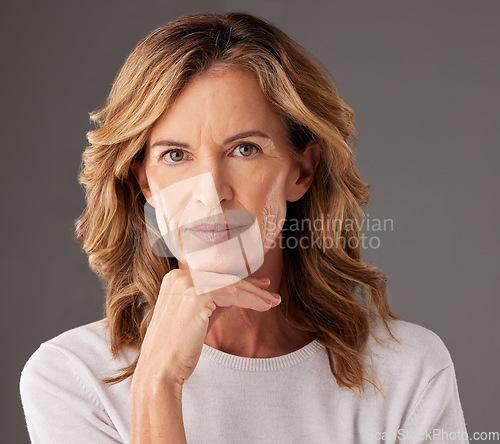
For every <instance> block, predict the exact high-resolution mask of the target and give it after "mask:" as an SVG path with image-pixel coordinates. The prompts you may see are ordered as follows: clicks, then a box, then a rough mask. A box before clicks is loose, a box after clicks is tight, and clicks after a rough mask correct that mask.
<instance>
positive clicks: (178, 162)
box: [160, 143, 262, 165]
mask: <svg viewBox="0 0 500 444" xmlns="http://www.w3.org/2000/svg"><path fill="white" fill-rule="evenodd" d="M242 146H247V147H251V148H254V149H255V150H256V153H255V155H252V156H236V157H242V158H249V159H253V158H255V157H256V156H257V155H258V154H259V153H260V152H261V151H262V150H261V149H260V148H259V147H258V146H257V145H254V144H253V143H239V144H238V145H236V146H235V147H234V148H232V149H231V150H230V151H231V152H233V151H235V150H237V149H238V148H239V147H242ZM172 151H182V152H183V153H186V151H184V150H183V149H182V148H172V149H170V150H167V151H165V152H164V153H162V154H161V155H160V160H162V159H163V158H164V157H165V156H167V155H168V154H169V153H171V152H172ZM184 160H185V159H182V160H179V161H177V162H168V161H166V163H167V164H169V165H175V164H181V163H184Z"/></svg>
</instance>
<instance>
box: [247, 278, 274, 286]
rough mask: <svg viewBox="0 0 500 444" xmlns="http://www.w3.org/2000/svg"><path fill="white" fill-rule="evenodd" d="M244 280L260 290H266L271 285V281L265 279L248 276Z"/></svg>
mask: <svg viewBox="0 0 500 444" xmlns="http://www.w3.org/2000/svg"><path fill="white" fill-rule="evenodd" d="M244 280H246V281H248V282H251V283H252V284H254V285H256V286H257V287H260V288H267V287H269V285H270V284H271V280H270V279H269V278H267V277H254V276H248V277H246V278H245V279H244Z"/></svg>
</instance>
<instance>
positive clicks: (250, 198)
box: [242, 174, 286, 247]
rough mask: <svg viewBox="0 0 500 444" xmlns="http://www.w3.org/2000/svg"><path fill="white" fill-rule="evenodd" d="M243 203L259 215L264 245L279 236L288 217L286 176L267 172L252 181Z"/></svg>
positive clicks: (267, 244)
mask: <svg viewBox="0 0 500 444" xmlns="http://www.w3.org/2000/svg"><path fill="white" fill-rule="evenodd" d="M252 182H253V183H252V186H251V187H249V188H248V189H247V190H246V192H245V200H244V202H242V203H243V205H244V206H245V208H246V209H247V210H248V211H251V212H252V213H254V214H255V215H256V216H257V219H258V221H259V226H260V229H261V235H262V240H263V244H264V247H266V246H267V247H269V245H270V244H272V243H273V241H274V240H275V239H276V238H277V237H278V235H279V233H280V231H281V228H282V227H283V223H284V221H285V217H286V191H285V190H286V176H285V175H276V174H266V175H262V176H260V177H259V179H258V180H254V181H252Z"/></svg>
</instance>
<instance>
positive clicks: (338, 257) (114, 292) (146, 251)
mask: <svg viewBox="0 0 500 444" xmlns="http://www.w3.org/2000/svg"><path fill="white" fill-rule="evenodd" d="M215 66H222V67H231V66H235V67H239V68H244V69H248V70H249V71H250V72H252V73H254V75H255V76H256V77H257V79H258V81H259V83H260V85H261V87H262V90H263V92H264V94H265V96H266V97H267V98H268V99H269V100H270V102H271V103H272V104H273V105H274V106H275V108H276V110H277V111H278V113H279V114H280V116H281V117H282V119H283V123H284V125H285V127H286V128H287V130H288V134H289V138H290V149H291V154H292V155H293V156H295V155H297V154H300V153H301V152H303V151H304V149H305V147H306V145H307V143H308V142H309V141H311V140H315V141H317V142H318V143H319V145H320V147H321V156H320V161H319V164H318V167H317V171H316V175H315V179H314V182H313V183H312V185H311V187H310V189H309V190H308V192H307V193H306V194H305V195H304V196H303V197H302V198H301V199H300V200H299V201H297V202H293V203H290V202H289V203H288V206H287V221H286V222H285V226H284V228H285V229H284V231H283V234H286V237H287V238H288V239H290V237H291V236H295V237H299V236H303V235H307V236H309V237H311V236H313V237H314V238H315V239H317V240H318V241H319V244H316V245H315V246H314V247H312V248H295V249H291V248H285V249H284V250H283V260H284V268H283V269H284V270H285V272H284V273H283V276H282V279H281V282H280V288H279V293H280V294H281V295H282V297H283V298H282V303H281V304H280V305H279V306H278V308H279V310H280V311H281V313H282V314H283V316H284V317H285V318H286V319H287V320H288V322H289V323H290V324H291V325H292V326H293V327H295V328H297V329H299V330H301V331H303V332H307V333H308V334H309V336H310V337H313V338H315V339H316V340H318V341H319V342H320V343H321V344H323V345H324V346H325V347H326V349H327V353H328V359H329V363H330V368H331V371H332V374H333V376H334V377H335V379H336V380H337V383H338V384H339V386H341V387H347V388H350V389H358V390H360V391H364V381H368V380H367V379H366V378H365V377H364V371H363V369H364V366H363V364H362V356H363V354H364V353H365V351H364V349H363V346H364V344H365V343H366V341H367V339H368V335H369V333H370V331H371V329H370V325H371V321H370V318H373V316H375V317H376V318H377V319H381V320H382V321H383V323H384V325H385V327H386V328H387V330H388V331H389V333H391V332H390V329H389V326H388V324H387V322H386V320H388V319H389V318H393V319H398V318H397V317H396V316H395V315H394V314H393V313H392V312H391V310H390V308H389V305H388V302H387V299H386V275H385V274H384V273H382V272H381V271H380V270H379V269H378V268H375V267H373V266H370V264H369V263H364V262H361V245H360V242H359V240H360V229H359V227H361V226H362V223H363V220H364V219H365V215H364V211H363V209H362V207H363V206H364V205H366V203H367V202H368V199H369V186H370V185H369V184H368V183H367V182H365V181H363V180H362V178H361V177H360V174H359V172H358V170H357V168H356V166H355V164H354V160H353V150H354V149H355V147H356V144H357V133H356V129H355V126H354V122H355V118H354V113H353V111H352V109H351V108H349V106H347V105H346V103H345V102H344V101H343V100H342V99H341V98H340V96H339V94H338V92H337V89H336V87H335V86H334V84H333V82H332V81H331V80H330V79H329V74H328V73H327V72H326V71H325V70H324V69H323V68H322V67H321V66H320V65H319V64H318V63H317V62H315V61H314V59H313V58H312V57H311V56H310V55H308V54H307V52H306V51H305V50H304V49H302V48H301V47H300V46H299V45H297V43H295V42H294V41H293V40H292V39H290V38H289V37H288V36H287V35H286V34H284V33H283V32H282V31H280V30H279V29H278V28H276V27H274V26H272V25H270V24H269V23H267V22H265V21H263V20H261V19H259V18H257V17H254V16H251V15H248V14H243V13H229V14H225V15H221V14H196V15H191V16H186V17H182V18H179V19H177V20H174V21H172V22H169V23H167V24H166V25H164V26H163V27H160V28H158V29H156V30H155V31H154V32H152V33H151V34H150V35H149V36H147V37H146V38H145V39H144V40H143V41H142V42H140V43H139V44H138V45H137V47H136V48H135V49H134V50H133V52H132V53H131V54H130V56H129V57H128V58H127V60H126V61H125V64H124V65H123V67H122V69H121V70H120V72H119V73H118V75H117V77H116V79H115V81H114V84H113V87H112V89H111V92H110V94H109V96H108V99H107V101H106V104H105V106H104V107H102V108H101V109H99V110H97V111H95V112H93V113H91V119H92V120H93V121H94V122H95V123H96V126H97V127H96V129H94V130H93V131H90V132H89V133H88V134H87V138H88V141H89V143H90V146H88V147H87V148H86V149H85V151H84V153H83V155H82V165H81V169H80V173H79V182H80V183H81V184H82V185H83V186H84V188H85V196H86V204H87V205H86V209H85V210H84V212H83V213H82V214H81V216H80V217H79V218H78V219H77V220H76V221H75V227H76V239H77V240H78V242H79V243H80V244H81V246H82V248H83V250H84V251H85V252H86V253H87V254H88V258H89V265H90V267H91V269H92V270H93V271H94V272H96V273H97V275H98V276H99V277H100V278H101V279H102V280H104V281H105V283H106V291H107V297H106V317H107V320H108V327H109V331H110V339H111V352H112V355H113V357H115V358H117V357H118V356H119V353H120V351H121V350H122V349H123V348H124V347H126V346H131V347H134V348H137V349H139V350H140V348H141V344H142V341H143V339H144V336H145V333H146V330H147V328H148V325H149V322H150V320H151V316H152V313H153V310H154V307H155V303H156V300H157V297H158V294H159V290H160V286H161V282H162V279H163V277H164V275H165V274H166V273H168V272H169V271H170V270H171V269H173V268H176V267H177V261H176V259H175V258H172V257H170V258H168V257H165V256H160V255H157V254H155V253H154V252H153V251H152V247H151V244H150V239H149V238H148V233H147V227H146V218H145V215H144V205H145V203H146V200H145V198H144V196H143V194H142V192H141V190H140V188H139V185H138V183H137V181H136V179H135V177H134V175H133V174H132V172H131V165H132V163H133V162H142V161H143V159H144V156H145V150H146V139H147V136H148V133H149V131H150V129H151V127H152V125H153V124H154V123H155V121H156V120H157V119H158V118H159V117H160V116H161V114H162V113H163V112H164V111H165V109H166V106H167V105H168V104H171V103H172V102H173V101H174V100H175V98H176V97H177V96H178V95H179V93H180V92H181V91H182V90H183V88H184V87H185V86H186V84H187V83H188V82H189V81H190V80H191V79H192V78H193V77H195V76H197V75H199V74H200V73H202V72H204V71H206V70H208V69H210V68H213V67H215ZM325 215H326V216H327V217H328V219H329V220H334V221H336V223H335V224H333V225H331V224H326V225H325V224H324V226H322V227H319V228H317V227H316V226H314V224H313V226H309V227H304V226H303V227H302V229H301V230H291V229H290V228H291V227H290V226H289V224H290V221H291V220H293V219H295V220H309V221H315V220H320V219H324V218H325ZM353 221H354V222H355V223H353ZM326 239H337V240H338V239H342V240H343V242H342V244H341V245H339V244H337V245H336V246H333V247H332V246H327V245H326V243H325V240H326ZM141 303H144V306H145V309H142V308H141ZM391 336H392V333H391ZM392 337H393V336H392ZM393 338H394V337H393ZM394 339H395V338H394ZM136 364H137V360H136V361H135V362H134V363H132V364H131V365H130V366H129V367H126V368H124V369H121V373H120V374H119V375H118V376H113V377H109V378H105V379H103V382H104V383H106V384H113V383H117V382H120V381H123V380H125V379H126V378H128V377H129V376H131V375H132V374H133V373H134V370H135V367H136ZM368 382H370V383H372V382H371V381H368ZM372 385H374V384H373V383H372Z"/></svg>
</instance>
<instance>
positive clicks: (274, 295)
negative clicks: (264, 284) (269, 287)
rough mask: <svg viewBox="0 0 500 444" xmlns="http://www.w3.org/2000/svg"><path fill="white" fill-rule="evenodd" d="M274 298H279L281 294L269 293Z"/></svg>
mask: <svg viewBox="0 0 500 444" xmlns="http://www.w3.org/2000/svg"><path fill="white" fill-rule="evenodd" d="M271 294H272V295H273V297H274V298H275V299H278V300H280V299H281V296H280V295H279V294H278V293H271Z"/></svg>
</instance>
